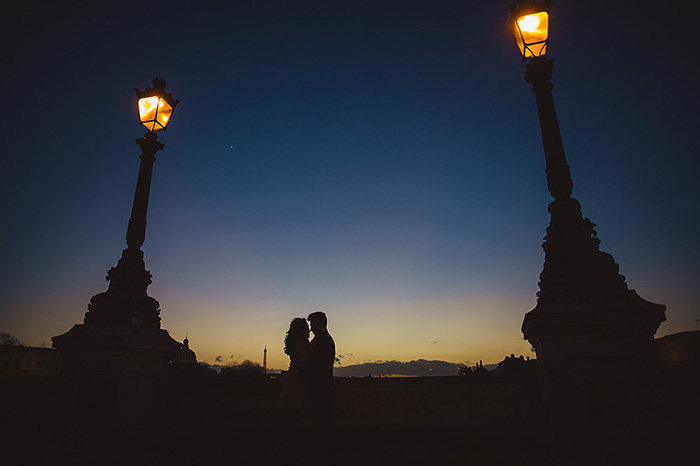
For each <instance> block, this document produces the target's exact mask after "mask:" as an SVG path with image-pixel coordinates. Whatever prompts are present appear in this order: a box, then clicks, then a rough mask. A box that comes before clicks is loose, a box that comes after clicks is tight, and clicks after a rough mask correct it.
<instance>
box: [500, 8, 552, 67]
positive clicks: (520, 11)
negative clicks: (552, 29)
mask: <svg viewBox="0 0 700 466" xmlns="http://www.w3.org/2000/svg"><path fill="white" fill-rule="evenodd" d="M548 6H549V2H544V3H540V4H537V3H535V2H533V1H521V2H520V3H519V4H518V5H511V6H510V7H511V23H512V24H511V29H510V33H511V34H512V35H513V37H514V38H515V43H516V44H517V45H518V49H520V53H521V55H522V56H523V60H524V59H527V58H535V57H545V56H546V55H547V39H548V34H549V13H547V7H548Z"/></svg>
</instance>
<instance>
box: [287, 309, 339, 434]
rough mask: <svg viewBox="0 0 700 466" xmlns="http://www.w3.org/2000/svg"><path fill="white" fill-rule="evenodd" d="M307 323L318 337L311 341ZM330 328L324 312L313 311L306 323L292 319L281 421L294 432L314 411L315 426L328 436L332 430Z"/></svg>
mask: <svg viewBox="0 0 700 466" xmlns="http://www.w3.org/2000/svg"><path fill="white" fill-rule="evenodd" d="M307 320H308V321H309V323H310V324H311V329H310V331H311V332H313V334H314V337H313V339H312V340H311V341H309V335H310V332H309V325H308V324H307V323H306V321H307ZM327 326H328V319H327V317H326V314H325V313H323V312H321V311H316V312H312V313H311V314H309V316H308V317H307V318H306V320H305V319H302V318H301V317H297V318H295V319H293V320H292V322H291V324H290V325H289V331H287V336H286V337H285V339H284V352H285V353H287V354H288V355H289V361H290V362H289V371H288V372H287V377H286V378H285V379H284V381H283V383H282V391H281V393H280V409H281V418H282V420H283V421H284V422H285V424H287V425H288V426H287V427H288V428H289V429H294V428H295V427H296V425H297V424H298V423H299V420H300V419H301V415H302V413H303V412H304V411H309V410H310V412H311V419H312V420H313V423H314V427H315V428H316V430H317V432H319V433H322V434H324V436H325V435H327V434H329V433H330V429H331V427H332V412H331V406H332V401H333V391H334V386H333V363H334V362H335V342H334V341H333V337H331V335H330V333H328V327H327Z"/></svg>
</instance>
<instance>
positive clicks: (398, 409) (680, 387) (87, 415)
mask: <svg viewBox="0 0 700 466" xmlns="http://www.w3.org/2000/svg"><path fill="white" fill-rule="evenodd" d="M666 380H667V393H668V394H669V395H668V396H667V397H666V398H667V399H666V400H665V401H664V402H665V403H666V406H667V407H666V409H667V410H668V412H669V413H672V414H673V415H672V416H670V417H669V418H668V419H667V420H666V421H664V425H663V426H660V427H661V428H660V430H663V431H664V432H665V433H666V438H664V439H663V447H662V448H661V451H663V452H664V455H663V458H664V459H665V460H664V461H663V464H669V465H670V464H697V463H696V462H695V461H693V458H695V459H697V454H696V451H697V447H696V444H697V439H698V438H699V437H698V433H700V429H698V414H699V411H700V410H699V409H698V403H697V394H698V388H700V384H698V376H697V372H693V373H691V372H687V371H685V372H678V371H676V372H669V373H668V374H667V377H666ZM336 382H337V383H336V387H337V392H336V397H335V405H334V421H335V426H336V428H335V430H334V432H332V434H331V436H330V438H331V443H332V446H331V450H330V451H331V456H330V457H329V459H328V460H326V461H324V462H323V464H327V465H328V466H336V465H340V466H344V465H348V466H349V465H363V466H374V465H382V466H392V465H397V466H398V465H437V466H443V465H444V466H451V465H510V464H519V465H544V466H546V465H550V464H554V462H553V460H552V459H551V457H550V455H549V454H548V448H547V440H546V439H547V438H548V435H547V432H546V428H545V422H544V419H543V415H542V412H543V410H542V404H541V401H540V395H539V389H538V383H537V379H536V378H535V377H532V376H521V377H507V376H499V375H496V374H488V375H487V376H485V377H481V378H474V377H472V378H469V377H458V376H455V377H431V378H410V379H337V380H336ZM0 383H2V386H1V387H2V392H3V395H2V397H1V400H2V401H1V404H0V408H1V409H2V411H1V412H2V424H3V430H4V431H5V433H4V434H3V435H2V443H3V444H4V446H3V447H2V449H3V457H4V458H7V459H8V460H9V461H8V462H5V461H3V463H4V464H47V465H48V464H61V465H63V464H66V465H69V464H70V465H106V464H120V465H121V464H129V465H140V464H144V465H160V464H163V465H165V464H168V465H170V464H181V465H244V466H245V465H250V466H255V465H261V466H265V465H276V466H283V465H284V464H285V463H284V462H282V461H281V460H280V458H279V435H280V432H281V423H280V421H279V419H278V413H277V409H276V400H277V395H278V390H279V382H278V381H277V380H271V379H267V378H254V377H252V378H248V377H235V378H223V377H220V376H212V375H206V374H198V375H192V374H189V375H186V374H179V375H176V374H171V376H170V378H169V380H168V383H167V386H166V388H165V389H164V390H163V391H162V392H163V395H162V396H160V397H159V398H158V399H157V400H155V401H153V400H148V402H145V403H144V402H143V400H141V403H140V404H139V400H138V399H137V398H133V397H132V399H133V400H134V403H133V404H132V405H131V408H130V407H124V406H122V407H121V408H119V410H118V411H117V412H115V411H114V410H112V409H111V407H110V406H107V407H105V406H104V405H103V404H102V405H101V404H100V403H93V404H91V405H90V406H89V407H87V408H85V409H77V410H76V408H75V405H74V404H73V403H74V400H71V399H70V395H67V394H66V393H65V391H63V389H62V388H61V381H60V379H59V378H58V377H15V378H5V379H2V380H0ZM81 399H87V397H82V398H81ZM313 435H314V434H313V429H312V426H311V424H310V421H309V420H308V419H305V420H303V421H302V423H301V426H300V429H299V432H298V439H299V445H300V446H301V449H302V456H303V457H308V456H309V455H310V454H311V453H310V451H309V446H310V445H311V444H312V442H311V441H312V439H313ZM596 447H597V446H596V445H591V448H596ZM649 461H650V462H649V463H648V464H654V463H656V464H658V463H657V461H658V459H654V460H653V462H652V459H649ZM638 464H644V463H643V462H640V463H638Z"/></svg>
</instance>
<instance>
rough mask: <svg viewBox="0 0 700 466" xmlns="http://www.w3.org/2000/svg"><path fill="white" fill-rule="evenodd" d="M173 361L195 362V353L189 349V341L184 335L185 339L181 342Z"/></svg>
mask: <svg viewBox="0 0 700 466" xmlns="http://www.w3.org/2000/svg"><path fill="white" fill-rule="evenodd" d="M173 362H191V363H196V362H197V355H196V354H195V353H194V351H192V350H191V349H190V341H189V340H188V339H187V337H185V340H184V341H183V342H182V346H181V347H180V351H179V352H178V353H177V356H176V357H175V358H174V359H173Z"/></svg>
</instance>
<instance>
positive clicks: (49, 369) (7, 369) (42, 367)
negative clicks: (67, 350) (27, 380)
mask: <svg viewBox="0 0 700 466" xmlns="http://www.w3.org/2000/svg"><path fill="white" fill-rule="evenodd" d="M60 370H61V354H60V353H59V352H58V351H57V350H55V349H52V348H34V347H31V346H10V345H1V346H0V375H2V376H27V375H58V373H59V372H60Z"/></svg>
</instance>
